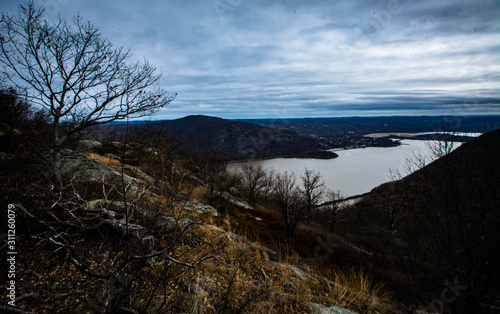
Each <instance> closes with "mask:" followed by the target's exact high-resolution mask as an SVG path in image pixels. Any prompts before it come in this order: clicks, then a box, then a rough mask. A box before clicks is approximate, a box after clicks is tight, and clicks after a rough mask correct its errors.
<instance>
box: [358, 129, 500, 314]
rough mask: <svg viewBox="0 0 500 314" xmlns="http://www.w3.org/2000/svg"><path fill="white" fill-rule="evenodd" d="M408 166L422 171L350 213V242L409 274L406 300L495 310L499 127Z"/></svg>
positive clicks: (499, 291)
mask: <svg viewBox="0 0 500 314" xmlns="http://www.w3.org/2000/svg"><path fill="white" fill-rule="evenodd" d="M436 145H438V143H437V142H436ZM435 148H437V149H438V150H439V149H442V150H444V146H435ZM412 164H413V166H414V167H416V166H421V167H422V168H421V169H420V170H418V171H416V172H414V173H413V174H411V175H409V176H407V177H404V178H402V179H400V180H396V181H394V182H390V183H386V184H383V185H381V186H379V187H377V188H375V189H373V190H372V192H371V193H370V195H369V196H367V197H365V198H364V199H363V200H361V201H360V202H359V203H357V204H356V205H355V207H354V208H352V215H353V216H352V217H355V218H354V219H353V220H352V221H351V223H352V224H351V226H353V227H355V226H358V229H357V232H352V233H351V236H352V239H355V241H356V242H358V243H363V245H364V246H365V247H369V248H370V249H371V250H373V251H374V252H378V254H380V255H379V257H378V259H379V263H380V264H381V265H382V264H385V265H392V266H391V268H392V271H393V272H395V271H401V272H403V271H404V272H406V273H408V275H410V274H411V276H412V278H413V280H412V281H413V283H415V287H414V288H413V289H414V290H413V292H409V293H411V294H419V295H421V296H427V297H428V298H433V297H434V298H436V299H437V300H438V301H439V304H440V305H442V306H443V308H446V309H449V310H451V311H452V312H457V313H461V312H464V313H476V312H479V311H485V312H488V311H490V310H491V309H494V308H497V309H498V306H499V305H500V302H499V296H500V285H499V282H500V272H499V269H500V129H497V130H495V131H491V132H488V133H485V134H484V135H482V136H480V137H478V138H477V139H474V140H471V141H470V142H467V143H465V144H463V145H462V146H460V147H459V148H457V149H455V150H454V151H453V152H451V153H449V154H448V155H446V156H444V157H442V158H440V159H437V160H436V161H434V162H432V163H430V164H428V165H425V166H424V165H423V164H422V163H421V160H418V159H414V160H413V162H412ZM401 257H403V259H401ZM450 282H454V283H455V286H459V287H460V290H459V291H456V295H454V297H453V302H444V301H443V300H442V298H440V297H439V295H440V293H442V291H445V289H447V283H450ZM416 283H418V284H416ZM446 300H449V299H446ZM446 300H445V301H446Z"/></svg>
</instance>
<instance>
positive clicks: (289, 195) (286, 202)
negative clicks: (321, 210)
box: [273, 171, 306, 245]
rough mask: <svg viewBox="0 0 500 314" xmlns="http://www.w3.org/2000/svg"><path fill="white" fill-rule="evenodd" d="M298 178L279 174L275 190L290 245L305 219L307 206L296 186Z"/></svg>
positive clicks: (274, 194) (286, 173)
mask: <svg viewBox="0 0 500 314" xmlns="http://www.w3.org/2000/svg"><path fill="white" fill-rule="evenodd" d="M296 181H297V177H296V176H295V174H294V173H293V172H292V173H289V172H287V171H285V172H283V173H277V174H276V177H275V183H274V188H273V196H274V200H275V202H276V206H277V207H278V209H279V211H280V212H281V216H282V217H283V222H284V223H285V229H286V239H287V243H288V245H291V244H292V238H293V234H294V233H295V229H296V228H297V225H298V224H299V222H300V220H302V218H303V217H304V214H305V212H306V206H305V202H304V199H303V197H302V193H301V191H300V190H299V189H298V187H297V185H296Z"/></svg>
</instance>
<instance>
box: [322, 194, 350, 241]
mask: <svg viewBox="0 0 500 314" xmlns="http://www.w3.org/2000/svg"><path fill="white" fill-rule="evenodd" d="M343 198H344V197H343V196H342V195H341V194H340V191H338V190H337V191H333V190H328V191H327V192H326V202H327V205H326V206H325V209H324V212H325V214H326V220H327V221H328V225H329V228H330V232H333V230H334V228H335V224H336V223H337V222H338V220H339V215H340V212H341V211H342V210H343V209H345V207H346V202H344V201H342V199H343Z"/></svg>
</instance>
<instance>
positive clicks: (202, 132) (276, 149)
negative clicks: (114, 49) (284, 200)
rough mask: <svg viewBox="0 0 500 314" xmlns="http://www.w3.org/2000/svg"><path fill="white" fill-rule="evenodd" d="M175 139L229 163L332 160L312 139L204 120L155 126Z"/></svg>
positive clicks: (245, 124) (243, 124) (193, 118)
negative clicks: (268, 159) (295, 159)
mask: <svg viewBox="0 0 500 314" xmlns="http://www.w3.org/2000/svg"><path fill="white" fill-rule="evenodd" d="M157 124H158V125H160V126H164V127H167V128H168V129H169V130H171V132H172V133H174V134H177V135H179V136H180V137H181V138H182V139H183V141H184V142H185V143H186V148H187V149H189V150H202V151H216V152H219V153H221V154H222V155H223V156H224V157H226V158H227V159H229V160H242V159H261V158H271V157H299V158H300V157H309V158H335V157H337V155H336V154H334V153H331V152H325V151H321V150H320V149H319V147H318V145H317V143H316V141H315V140H314V139H311V138H307V137H303V136H300V135H297V133H295V132H293V131H287V130H282V129H276V128H271V127H262V126H258V125H256V124H252V123H248V122H238V121H231V120H225V119H221V118H215V117H208V116H187V117H185V118H181V119H177V120H172V121H161V122H157Z"/></svg>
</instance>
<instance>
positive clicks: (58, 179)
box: [52, 119, 62, 189]
mask: <svg viewBox="0 0 500 314" xmlns="http://www.w3.org/2000/svg"><path fill="white" fill-rule="evenodd" d="M53 126H54V143H53V145H52V151H53V154H54V164H53V170H54V183H55V185H56V188H57V189H60V188H62V172H61V143H60V142H61V135H60V133H59V132H60V130H59V119H55V120H54V123H53Z"/></svg>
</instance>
